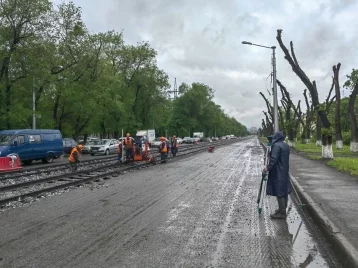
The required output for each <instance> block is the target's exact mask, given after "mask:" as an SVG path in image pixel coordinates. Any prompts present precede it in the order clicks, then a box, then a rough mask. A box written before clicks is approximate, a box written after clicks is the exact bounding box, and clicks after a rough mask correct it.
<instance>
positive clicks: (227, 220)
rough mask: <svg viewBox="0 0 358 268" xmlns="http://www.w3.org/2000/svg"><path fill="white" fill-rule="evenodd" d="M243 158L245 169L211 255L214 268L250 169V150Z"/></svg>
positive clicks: (218, 259) (219, 257)
mask: <svg viewBox="0 0 358 268" xmlns="http://www.w3.org/2000/svg"><path fill="white" fill-rule="evenodd" d="M243 157H244V158H245V157H246V159H245V168H244V170H243V171H242V173H241V176H240V181H239V184H238V185H237V187H236V190H235V194H234V196H233V198H232V200H231V202H230V205H229V211H228V212H227V214H226V217H225V221H224V224H223V226H222V227H221V230H220V233H221V234H220V238H219V241H218V243H217V247H216V250H215V252H214V254H213V260H212V262H211V265H212V266H214V267H217V266H218V263H219V261H220V259H221V257H222V251H223V249H224V247H225V245H224V243H223V242H224V238H225V236H226V235H227V232H228V230H229V225H230V224H231V222H232V215H233V211H234V209H235V208H236V207H235V204H236V203H237V201H238V200H239V195H240V193H241V190H242V184H243V182H244V180H245V178H246V176H245V174H247V173H248V171H249V168H250V163H251V149H249V150H247V151H246V152H245V153H244V155H243ZM235 171H237V170H233V173H234V172H235Z"/></svg>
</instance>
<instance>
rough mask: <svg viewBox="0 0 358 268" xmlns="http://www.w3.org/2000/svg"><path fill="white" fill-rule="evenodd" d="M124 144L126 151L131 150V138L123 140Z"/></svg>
mask: <svg viewBox="0 0 358 268" xmlns="http://www.w3.org/2000/svg"><path fill="white" fill-rule="evenodd" d="M124 142H125V146H126V148H127V149H131V148H132V139H131V137H129V138H126V139H125V140H124Z"/></svg>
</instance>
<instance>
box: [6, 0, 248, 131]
mask: <svg viewBox="0 0 358 268" xmlns="http://www.w3.org/2000/svg"><path fill="white" fill-rule="evenodd" d="M0 21H1V24H0V38H1V42H0V60H1V62H0V129H14V128H31V127H32V116H33V111H32V99H33V91H34V93H35V106H36V118H37V124H36V127H37V128H50V129H59V130H61V132H62V133H63V134H64V136H72V137H74V138H78V137H79V136H80V135H85V136H86V135H88V134H92V133H99V134H100V135H101V136H102V137H112V136H113V137H118V136H120V135H121V129H124V130H125V131H126V132H127V131H128V132H131V133H132V134H133V133H134V132H135V131H136V130H138V129H148V128H154V129H156V131H157V133H158V134H160V135H165V134H176V135H180V136H189V135H190V134H192V133H193V132H195V131H200V132H205V133H206V134H207V135H212V136H213V135H215V134H216V135H217V136H219V135H227V134H235V135H246V134H247V129H246V127H245V126H243V125H242V124H240V123H239V122H238V121H237V120H236V119H235V118H232V117H229V116H228V115H227V114H225V112H224V111H223V110H222V109H221V107H220V106H218V105H217V104H215V103H214V101H213V96H214V90H213V89H212V88H210V87H209V86H207V85H204V84H202V83H193V84H192V85H187V84H185V83H183V84H181V85H180V86H179V89H180V90H179V91H180V94H179V97H178V98H176V99H175V100H171V99H169V98H168V90H169V89H170V83H169V78H168V75H167V74H166V73H165V72H164V70H161V69H160V68H159V67H158V65H157V61H156V56H157V52H156V51H155V49H153V48H152V47H151V46H150V44H149V43H147V42H140V43H137V44H136V45H129V44H126V43H125V41H124V37H123V32H116V31H108V32H103V33H91V32H90V31H89V30H88V29H87V27H86V25H85V23H84V22H83V21H82V18H81V8H80V7H78V6H76V5H75V4H74V3H72V2H69V3H61V4H60V5H58V6H57V7H54V6H53V5H52V2H51V1H49V0H22V1H17V0H0Z"/></svg>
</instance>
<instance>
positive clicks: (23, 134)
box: [0, 129, 63, 165]
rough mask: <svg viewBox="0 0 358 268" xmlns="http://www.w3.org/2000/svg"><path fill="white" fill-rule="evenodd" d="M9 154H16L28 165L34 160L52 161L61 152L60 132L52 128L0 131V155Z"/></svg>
mask: <svg viewBox="0 0 358 268" xmlns="http://www.w3.org/2000/svg"><path fill="white" fill-rule="evenodd" d="M9 154H17V155H18V156H19V157H20V160H21V162H23V163H24V164H28V165H29V164H31V163H32V161H34V160H42V162H43V163H52V162H53V159H55V158H58V157H60V156H61V155H62V154H63V142H62V134H61V132H60V131H59V130H53V129H22V130H4V131H0V157H2V156H7V155H9Z"/></svg>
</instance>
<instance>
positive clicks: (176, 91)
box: [167, 78, 179, 100]
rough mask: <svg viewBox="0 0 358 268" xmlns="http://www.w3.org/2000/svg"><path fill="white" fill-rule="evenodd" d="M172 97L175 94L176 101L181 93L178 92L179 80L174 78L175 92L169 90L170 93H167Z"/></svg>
mask: <svg viewBox="0 0 358 268" xmlns="http://www.w3.org/2000/svg"><path fill="white" fill-rule="evenodd" d="M167 92H168V93H169V94H170V95H171V94H172V93H173V94H174V98H173V99H174V100H175V99H176V98H177V97H178V93H179V91H178V88H177V79H176V78H174V87H173V90H169V91H167ZM170 99H172V98H170Z"/></svg>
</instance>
